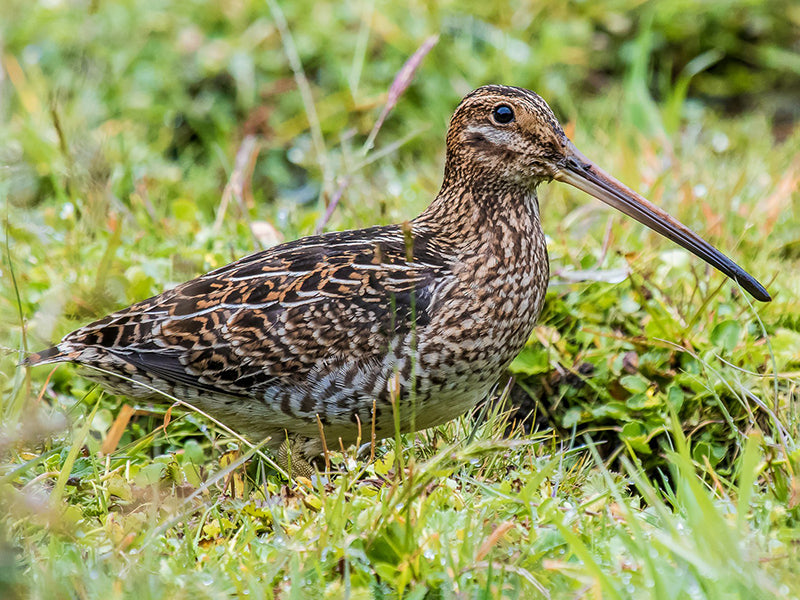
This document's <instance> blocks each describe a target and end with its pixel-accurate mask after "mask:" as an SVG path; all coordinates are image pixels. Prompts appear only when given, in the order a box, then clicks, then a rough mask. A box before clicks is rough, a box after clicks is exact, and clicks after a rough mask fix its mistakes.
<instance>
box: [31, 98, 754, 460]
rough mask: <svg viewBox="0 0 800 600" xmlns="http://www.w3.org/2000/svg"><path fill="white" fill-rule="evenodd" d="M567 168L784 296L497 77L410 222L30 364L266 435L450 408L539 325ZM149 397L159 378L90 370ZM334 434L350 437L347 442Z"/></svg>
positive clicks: (309, 253) (457, 123) (67, 342)
mask: <svg viewBox="0 0 800 600" xmlns="http://www.w3.org/2000/svg"><path fill="white" fill-rule="evenodd" d="M551 179H559V180H563V181H566V182H567V183H571V184H573V185H576V186H577V187H580V188H581V189H584V190H585V191H587V192H589V193H591V194H593V195H595V196H597V197H599V198H600V199H601V200H604V201H606V202H608V203H609V204H612V205H614V206H616V207H617V208H620V209H621V210H622V211H623V212H626V213H627V214H629V215H631V216H633V217H634V218H636V219H638V220H640V221H642V222H644V223H646V224H647V225H649V226H651V227H653V228H654V229H656V230H657V231H659V232H660V233H663V234H664V235H667V237H670V238H671V239H673V240H675V241H677V242H678V243H680V244H681V245H684V246H685V247H687V248H689V249H690V250H691V251H692V252H694V253H695V254H698V255H699V256H701V257H703V258H704V259H706V260H708V261H709V262H710V263H711V264H713V265H714V266H717V267H718V268H720V269H722V270H723V271H725V272H726V273H727V274H728V275H730V276H731V277H733V278H735V279H736V280H737V281H739V282H740V283H741V284H742V285H743V286H744V287H745V288H746V289H748V291H750V292H751V293H753V294H754V295H756V297H759V299H768V298H769V296H768V295H767V293H766V291H765V290H764V289H763V288H762V287H761V286H760V284H758V283H757V282H755V280H753V279H752V277H750V276H749V275H747V274H746V273H744V271H742V270H741V269H740V268H739V267H738V266H736V265H735V264H734V263H732V262H731V261H730V260H728V259H727V258H725V257H724V256H722V255H721V254H720V253H719V252H718V251H716V250H715V249H713V248H712V247H711V246H709V245H708V244H706V243H705V242H703V241H702V240H700V239H699V238H697V236H696V235H694V234H692V233H691V232H689V231H688V230H687V229H686V228H685V227H683V226H682V225H680V224H679V223H677V222H676V221H674V220H672V219H671V218H670V217H669V216H667V215H666V214H665V213H662V212H661V211H660V210H659V209H657V208H655V207H653V206H652V205H650V204H649V203H647V201H646V200H644V199H643V198H641V197H640V196H638V195H636V194H635V193H634V192H632V191H631V190H629V189H627V188H625V187H624V186H622V184H619V182H617V181H616V180H613V179H612V178H610V177H609V176H607V175H606V174H605V173H603V172H602V171H601V170H599V169H597V168H596V167H595V166H594V165H592V164H591V163H589V162H588V160H586V159H585V157H583V156H582V155H581V154H580V153H579V152H578V151H577V150H575V148H574V146H573V145H572V143H571V142H570V141H569V140H568V139H567V137H566V136H565V134H564V132H563V130H562V128H561V126H560V125H559V124H558V121H557V120H556V118H555V116H554V115H553V113H552V111H551V110H550V108H549V107H548V106H547V104H546V103H545V102H544V101H543V100H542V99H541V98H540V97H539V96H537V95H536V94H534V93H533V92H529V91H527V90H523V89H519V88H510V87H503V86H485V87H482V88H479V89H478V90H476V91H474V92H472V93H471V94H469V95H468V96H467V97H466V98H464V100H463V101H462V102H461V104H460V105H459V106H458V108H457V109H456V112H455V115H454V116H453V119H452V121H451V123H450V128H449V130H448V134H447V160H446V166H445V174H444V183H443V185H442V188H441V191H440V192H439V194H438V196H437V197H436V199H435V200H434V201H433V203H432V204H431V205H430V206H429V207H428V209H427V210H426V211H425V212H423V213H422V214H421V215H420V216H419V217H417V218H416V219H414V220H412V221H411V222H409V223H406V224H403V225H389V226H384V227H371V228H369V229H363V230H356V231H345V232H338V233H328V234H325V235H320V236H312V237H306V238H303V239H300V240H297V241H294V242H289V243H286V244H282V245H280V246H277V247H274V248H271V249H269V250H266V251H264V252H259V253H256V254H253V255H251V256H247V257H245V258H243V259H241V260H239V261H236V262H234V263H232V264H230V265H228V266H225V267H222V268H221V269H217V270H215V271H212V272H211V273H208V274H206V275H203V276H201V277H198V278H197V279H194V280H192V281H189V282H187V283H184V284H182V285H179V286H178V287H176V288H174V289H172V290H169V291H167V292H164V293H163V294H160V295H158V296H155V297H153V298H150V299H148V300H145V301H143V302H140V303H138V304H134V305H133V306H131V307H129V308H126V309H123V310H121V311H119V312H116V313H114V314H111V315H109V316H107V317H105V318H103V319H101V320H99V321H96V322H94V323H91V324H89V325H86V326H85V327H82V328H80V329H78V330H76V331H74V332H72V333H70V334H69V335H67V336H66V337H65V338H64V339H63V340H62V341H61V342H60V343H59V344H58V345H57V346H55V347H54V348H50V349H49V350H45V351H43V352H40V353H38V354H33V355H31V356H30V357H29V359H28V361H27V362H28V364H32V365H34V364H43V363H52V362H60V361H71V362H75V363H78V364H79V365H82V366H85V367H100V368H102V369H104V370H106V371H110V372H113V373H119V374H122V375H124V376H125V377H127V378H129V379H130V380H133V382H144V383H146V384H147V385H149V386H152V387H154V388H156V389H159V390H163V391H165V392H168V393H170V394H172V395H174V396H177V397H179V398H181V399H182V400H185V401H188V402H190V403H192V404H194V405H196V406H198V407H199V408H201V409H202V410H204V411H206V412H208V413H210V414H212V415H214V416H215V417H216V418H218V419H220V420H221V421H223V422H224V423H226V424H228V425H229V426H231V427H233V428H235V429H239V430H241V431H243V432H245V433H248V434H250V435H251V436H254V437H257V438H263V437H265V436H272V438H273V441H274V442H275V443H276V444H277V443H280V442H282V441H283V440H285V439H286V435H287V433H288V434H289V435H290V436H296V437H299V438H303V439H308V440H310V441H309V442H308V443H306V444H305V445H304V446H303V448H304V452H306V453H308V454H314V453H315V452H319V451H320V449H321V446H320V444H319V442H318V438H319V425H318V421H317V418H319V420H320V422H321V423H322V425H323V427H324V433H325V437H326V439H327V440H328V444H329V445H335V446H337V447H338V442H337V440H338V438H341V439H342V441H343V442H344V444H350V443H352V442H354V441H355V440H356V437H357V435H358V433H359V423H360V424H361V432H362V434H363V435H365V436H366V435H367V432H369V429H370V423H371V421H372V419H373V415H372V411H373V402H374V403H375V406H376V413H375V428H376V433H377V436H378V437H379V438H382V437H386V436H388V435H391V434H392V433H393V432H394V420H393V415H392V407H391V404H390V393H389V388H390V387H393V386H394V385H395V384H399V389H400V400H401V401H400V403H399V410H400V423H401V429H402V430H403V431H410V430H414V429H421V428H425V427H429V426H432V425H436V424H438V423H442V422H444V421H447V420H449V419H452V418H453V417H455V416H457V415H459V414H461V413H463V412H464V411H466V410H467V409H469V408H470V407H472V406H474V404H475V403H476V402H478V401H479V400H480V399H482V398H483V397H484V396H485V395H486V394H487V392H488V391H489V389H490V387H491V386H492V385H493V384H494V382H495V381H496V380H497V378H498V376H499V375H500V374H501V373H502V372H503V371H504V370H505V369H506V367H507V366H508V365H509V363H510V362H511V361H512V359H513V358H514V357H515V356H516V354H517V353H518V352H519V351H520V350H521V348H522V347H523V345H524V344H525V342H526V340H527V339H528V337H529V335H530V334H531V331H532V329H533V326H534V324H535V322H536V319H537V317H538V315H539V313H540V311H541V308H542V303H543V300H544V295H545V291H546V288H547V282H548V260H547V249H546V245H545V238H544V234H543V233H542V229H541V225H540V219H539V204H538V201H537V197H536V187H537V185H538V184H539V183H540V182H542V181H549V180H551ZM86 375H87V376H88V377H90V378H92V379H95V380H98V381H100V382H102V383H103V384H104V385H106V386H107V387H109V388H110V389H111V390H113V391H115V392H118V393H121V394H125V395H127V396H131V397H134V398H156V395H155V394H154V393H153V392H152V390H150V389H148V388H145V387H143V386H140V385H137V384H136V383H132V382H131V381H127V380H126V379H122V378H119V377H114V376H110V375H107V374H104V373H100V372H97V371H92V370H91V369H90V370H88V371H87V372H86ZM332 442H333V444H332Z"/></svg>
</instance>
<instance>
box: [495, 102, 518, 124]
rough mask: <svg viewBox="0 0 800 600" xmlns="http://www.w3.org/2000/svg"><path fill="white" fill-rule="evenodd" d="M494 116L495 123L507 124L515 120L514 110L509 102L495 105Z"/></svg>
mask: <svg viewBox="0 0 800 600" xmlns="http://www.w3.org/2000/svg"><path fill="white" fill-rule="evenodd" d="M492 118H493V119H494V122H495V123H499V124H500V125H507V124H508V123H511V121H513V120H514V111H513V110H512V109H511V107H510V106H509V105H508V104H500V105H498V106H495V107H494V110H493V111H492Z"/></svg>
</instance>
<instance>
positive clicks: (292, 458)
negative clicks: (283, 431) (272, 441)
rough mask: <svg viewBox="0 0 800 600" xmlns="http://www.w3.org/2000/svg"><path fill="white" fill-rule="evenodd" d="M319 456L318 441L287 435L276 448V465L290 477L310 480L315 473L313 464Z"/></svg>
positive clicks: (319, 447)
mask: <svg viewBox="0 0 800 600" xmlns="http://www.w3.org/2000/svg"><path fill="white" fill-rule="evenodd" d="M320 454H321V446H320V441H319V440H315V439H311V438H307V437H304V436H301V435H289V436H287V437H286V439H285V440H284V441H283V442H281V445H280V447H278V452H277V457H276V458H277V460H278V465H279V466H280V467H281V468H282V469H284V470H285V471H286V472H287V473H288V474H289V475H290V476H291V477H293V478H294V477H308V478H310V477H311V476H312V475H314V473H315V472H316V471H315V469H314V463H315V461H316V460H317V459H319V457H320Z"/></svg>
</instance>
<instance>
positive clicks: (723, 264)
mask: <svg viewBox="0 0 800 600" xmlns="http://www.w3.org/2000/svg"><path fill="white" fill-rule="evenodd" d="M553 179H555V180H556V181H561V182H564V183H568V184H570V185H573V186H575V187H577V188H578V189H580V190H583V191H584V192H586V193H588V194H590V195H592V196H594V197H595V198H597V199H599V200H601V201H603V202H605V203H606V204H608V205H610V206H613V207H614V208H616V209H617V210H619V211H621V212H623V213H624V214H626V215H628V216H629V217H632V218H634V219H636V220H637V221H639V222H640V223H643V224H644V225H646V226H647V227H649V228H651V229H652V230H654V231H656V232H658V233H660V234H661V235H663V236H664V237H666V238H668V239H670V240H672V241H673V242H675V243H677V244H679V245H680V246H682V247H684V248H686V249H687V250H689V251H690V252H692V253H694V254H695V255H697V256H699V257H700V258H702V259H703V260H705V261H706V262H707V263H709V264H710V265H712V266H714V267H716V268H717V269H719V270H720V271H722V272H723V273H725V274H726V275H727V276H728V277H730V278H732V279H734V280H735V281H737V282H738V283H739V284H740V285H741V286H742V287H743V288H744V289H745V290H747V291H748V292H749V293H750V294H751V295H752V296H753V297H754V298H756V299H758V300H761V301H764V302H767V301H769V300H770V299H771V298H770V295H769V293H767V291H766V289H764V287H763V286H762V285H761V284H760V283H759V282H758V281H756V279H755V278H753V277H752V276H751V275H750V274H749V273H747V272H746V271H745V270H744V269H742V268H741V267H740V266H739V265H737V264H736V263H734V262H733V261H732V260H731V259H729V258H728V257H727V256H725V255H724V254H722V253H721V252H720V251H719V250H717V249H716V248H714V247H713V246H712V245H711V244H709V243H708V242H706V241H705V240H703V239H702V238H701V237H700V236H698V235H697V234H696V233H694V232H693V231H692V230H690V229H689V228H688V227H686V226H685V225H683V224H682V223H680V222H679V221H678V220H677V219H675V218H673V217H672V216H670V215H669V214H667V213H666V212H665V211H663V210H662V209H661V208H659V207H657V206H655V205H654V204H652V203H651V202H649V201H648V200H646V199H645V198H643V197H642V196H640V195H639V194H637V193H636V192H634V191H633V190H631V189H630V188H628V187H627V186H625V185H624V184H623V183H620V182H619V181H618V180H616V179H615V178H614V177H612V176H611V175H609V174H608V173H606V172H605V171H603V170H602V169H600V168H599V167H597V166H596V165H595V164H593V163H592V162H591V161H590V160H589V159H588V158H586V157H585V156H584V155H583V154H581V152H579V151H578V149H577V148H576V147H575V145H574V144H573V143H572V142H571V141H570V139H569V138H568V137H567V136H566V134H565V133H564V130H563V128H562V127H561V125H560V124H559V122H558V120H557V119H556V117H555V115H554V114H553V111H552V110H551V109H550V107H549V106H548V105H547V103H546V102H545V101H544V100H542V98H541V97H540V96H538V95H537V94H535V93H533V92H531V91H529V90H525V89H522V88H516V87H507V86H501V85H487V86H483V87H480V88H478V89H476V90H475V91H473V92H471V93H470V94H468V95H467V96H466V97H465V98H464V99H463V100H462V101H461V103H460V104H459V106H458V108H457V109H456V112H455V114H454V115H453V118H452V119H451V121H450V127H449V129H448V132H447V167H446V183H447V180H449V181H450V183H451V184H452V183H454V182H465V181H469V180H473V181H480V182H482V187H483V189H485V190H492V189H498V190H499V189H504V188H505V189H507V188H508V187H509V186H511V187H515V188H524V189H527V190H530V191H533V190H534V189H535V188H536V186H537V185H538V184H539V183H541V182H543V181H550V180H553Z"/></svg>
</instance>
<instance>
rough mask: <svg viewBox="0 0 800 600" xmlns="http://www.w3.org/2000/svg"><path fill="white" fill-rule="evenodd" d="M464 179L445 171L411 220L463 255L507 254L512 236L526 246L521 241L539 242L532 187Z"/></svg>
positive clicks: (536, 208) (512, 244) (540, 234)
mask: <svg viewBox="0 0 800 600" xmlns="http://www.w3.org/2000/svg"><path fill="white" fill-rule="evenodd" d="M465 180H466V178H464V177H453V176H452V173H448V172H447V171H446V172H445V179H444V183H443V185H442V189H441V190H440V191H439V194H438V195H437V196H436V199H435V200H434V201H433V202H432V203H431V204H430V206H428V208H427V209H426V210H425V212H423V213H422V214H421V215H420V216H419V217H417V218H416V219H415V220H414V223H415V224H417V225H421V226H424V227H426V228H428V229H431V230H432V231H434V232H435V233H436V234H437V236H439V237H441V238H443V239H446V240H447V241H448V242H449V244H450V245H451V246H452V247H453V248H455V249H458V250H463V251H464V252H467V253H475V252H478V253H483V252H486V251H492V252H495V253H496V252H497V251H500V250H502V253H506V251H507V249H508V248H509V247H510V246H515V245H517V244H516V243H515V242H516V241H517V240H525V242H523V243H522V246H523V247H526V248H527V247H528V245H529V244H528V243H526V242H532V243H534V244H535V245H538V244H539V243H543V242H544V235H543V233H542V229H541V224H540V221H539V202H538V200H537V197H536V191H535V190H533V189H530V188H529V187H526V186H523V185H518V186H517V185H513V184H502V185H501V184H500V183H498V181H497V180H496V179H492V178H489V177H485V178H471V179H469V180H468V181H469V182H468V183H464V181H465Z"/></svg>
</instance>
